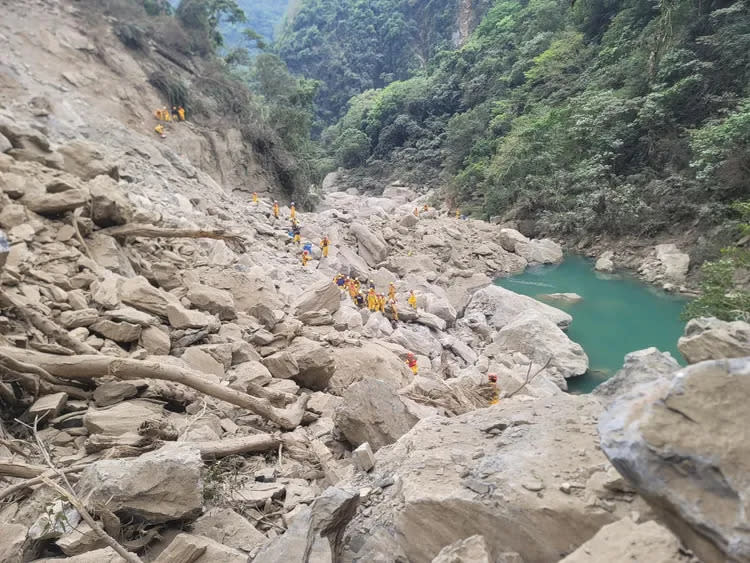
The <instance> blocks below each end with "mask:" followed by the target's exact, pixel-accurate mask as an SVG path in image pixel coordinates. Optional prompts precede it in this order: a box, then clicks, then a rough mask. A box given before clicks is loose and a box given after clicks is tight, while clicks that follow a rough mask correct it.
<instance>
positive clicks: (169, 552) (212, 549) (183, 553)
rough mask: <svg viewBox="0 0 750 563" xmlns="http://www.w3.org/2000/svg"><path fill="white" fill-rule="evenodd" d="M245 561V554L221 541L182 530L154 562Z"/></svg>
mask: <svg viewBox="0 0 750 563" xmlns="http://www.w3.org/2000/svg"><path fill="white" fill-rule="evenodd" d="M185 561H190V563H247V554H246V553H243V552H242V551H239V550H237V549H234V548H232V547H228V546H227V545H225V544H224V543H223V542H220V541H216V540H213V539H211V538H207V537H204V536H196V535H193V534H186V533H185V532H182V533H180V534H177V536H176V537H175V538H174V539H173V540H172V542H171V543H170V544H169V545H168V546H167V547H166V549H165V550H164V551H162V552H161V553H160V554H159V557H157V558H156V559H155V560H154V563H184V562H185Z"/></svg>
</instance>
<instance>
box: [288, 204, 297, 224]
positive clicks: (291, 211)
mask: <svg viewBox="0 0 750 563" xmlns="http://www.w3.org/2000/svg"><path fill="white" fill-rule="evenodd" d="M296 216H297V208H296V207H294V202H292V203H291V205H290V206H289V217H290V218H291V219H292V221H294V218H295V217H296Z"/></svg>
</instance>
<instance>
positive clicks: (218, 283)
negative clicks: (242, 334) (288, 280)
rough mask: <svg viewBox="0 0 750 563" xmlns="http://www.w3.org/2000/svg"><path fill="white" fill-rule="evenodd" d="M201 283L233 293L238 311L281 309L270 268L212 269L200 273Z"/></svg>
mask: <svg viewBox="0 0 750 563" xmlns="http://www.w3.org/2000/svg"><path fill="white" fill-rule="evenodd" d="M199 278H200V281H201V283H203V284H204V285H208V286H210V287H213V288H216V289H224V290H227V291H228V292H229V293H231V294H232V297H234V303H235V305H236V307H237V311H238V312H239V311H242V312H244V313H248V314H250V315H254V313H255V310H256V308H257V307H259V306H262V307H265V308H267V309H270V310H274V309H280V308H281V307H282V302H281V299H280V297H279V294H278V292H277V291H276V286H275V285H274V283H273V280H272V279H271V277H270V276H269V275H268V270H267V269H264V268H260V267H254V268H250V269H249V270H248V271H246V272H240V271H237V270H231V269H223V270H216V269H211V270H207V271H205V272H201V273H200V274H199Z"/></svg>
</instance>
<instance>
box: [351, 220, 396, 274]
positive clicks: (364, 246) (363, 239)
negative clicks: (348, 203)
mask: <svg viewBox="0 0 750 563" xmlns="http://www.w3.org/2000/svg"><path fill="white" fill-rule="evenodd" d="M351 232H352V234H353V235H354V237H355V238H356V239H357V242H358V243H359V255H360V256H362V258H364V259H365V262H367V263H368V264H369V265H370V266H377V265H378V264H379V263H380V262H382V261H383V260H385V259H386V258H387V257H388V244H387V243H386V242H385V240H383V237H381V236H380V235H376V234H375V233H373V232H372V231H371V230H370V229H369V228H368V227H366V226H365V225H364V224H362V223H352V226H351Z"/></svg>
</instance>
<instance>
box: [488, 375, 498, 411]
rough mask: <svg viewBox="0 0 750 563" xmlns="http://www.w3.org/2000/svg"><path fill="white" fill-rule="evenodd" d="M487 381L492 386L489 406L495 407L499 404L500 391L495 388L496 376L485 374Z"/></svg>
mask: <svg viewBox="0 0 750 563" xmlns="http://www.w3.org/2000/svg"><path fill="white" fill-rule="evenodd" d="M487 379H488V380H489V382H490V385H492V396H491V397H490V404H491V405H496V404H498V403H499V402H500V390H499V389H498V388H497V375H496V374H494V373H489V374H487Z"/></svg>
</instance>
